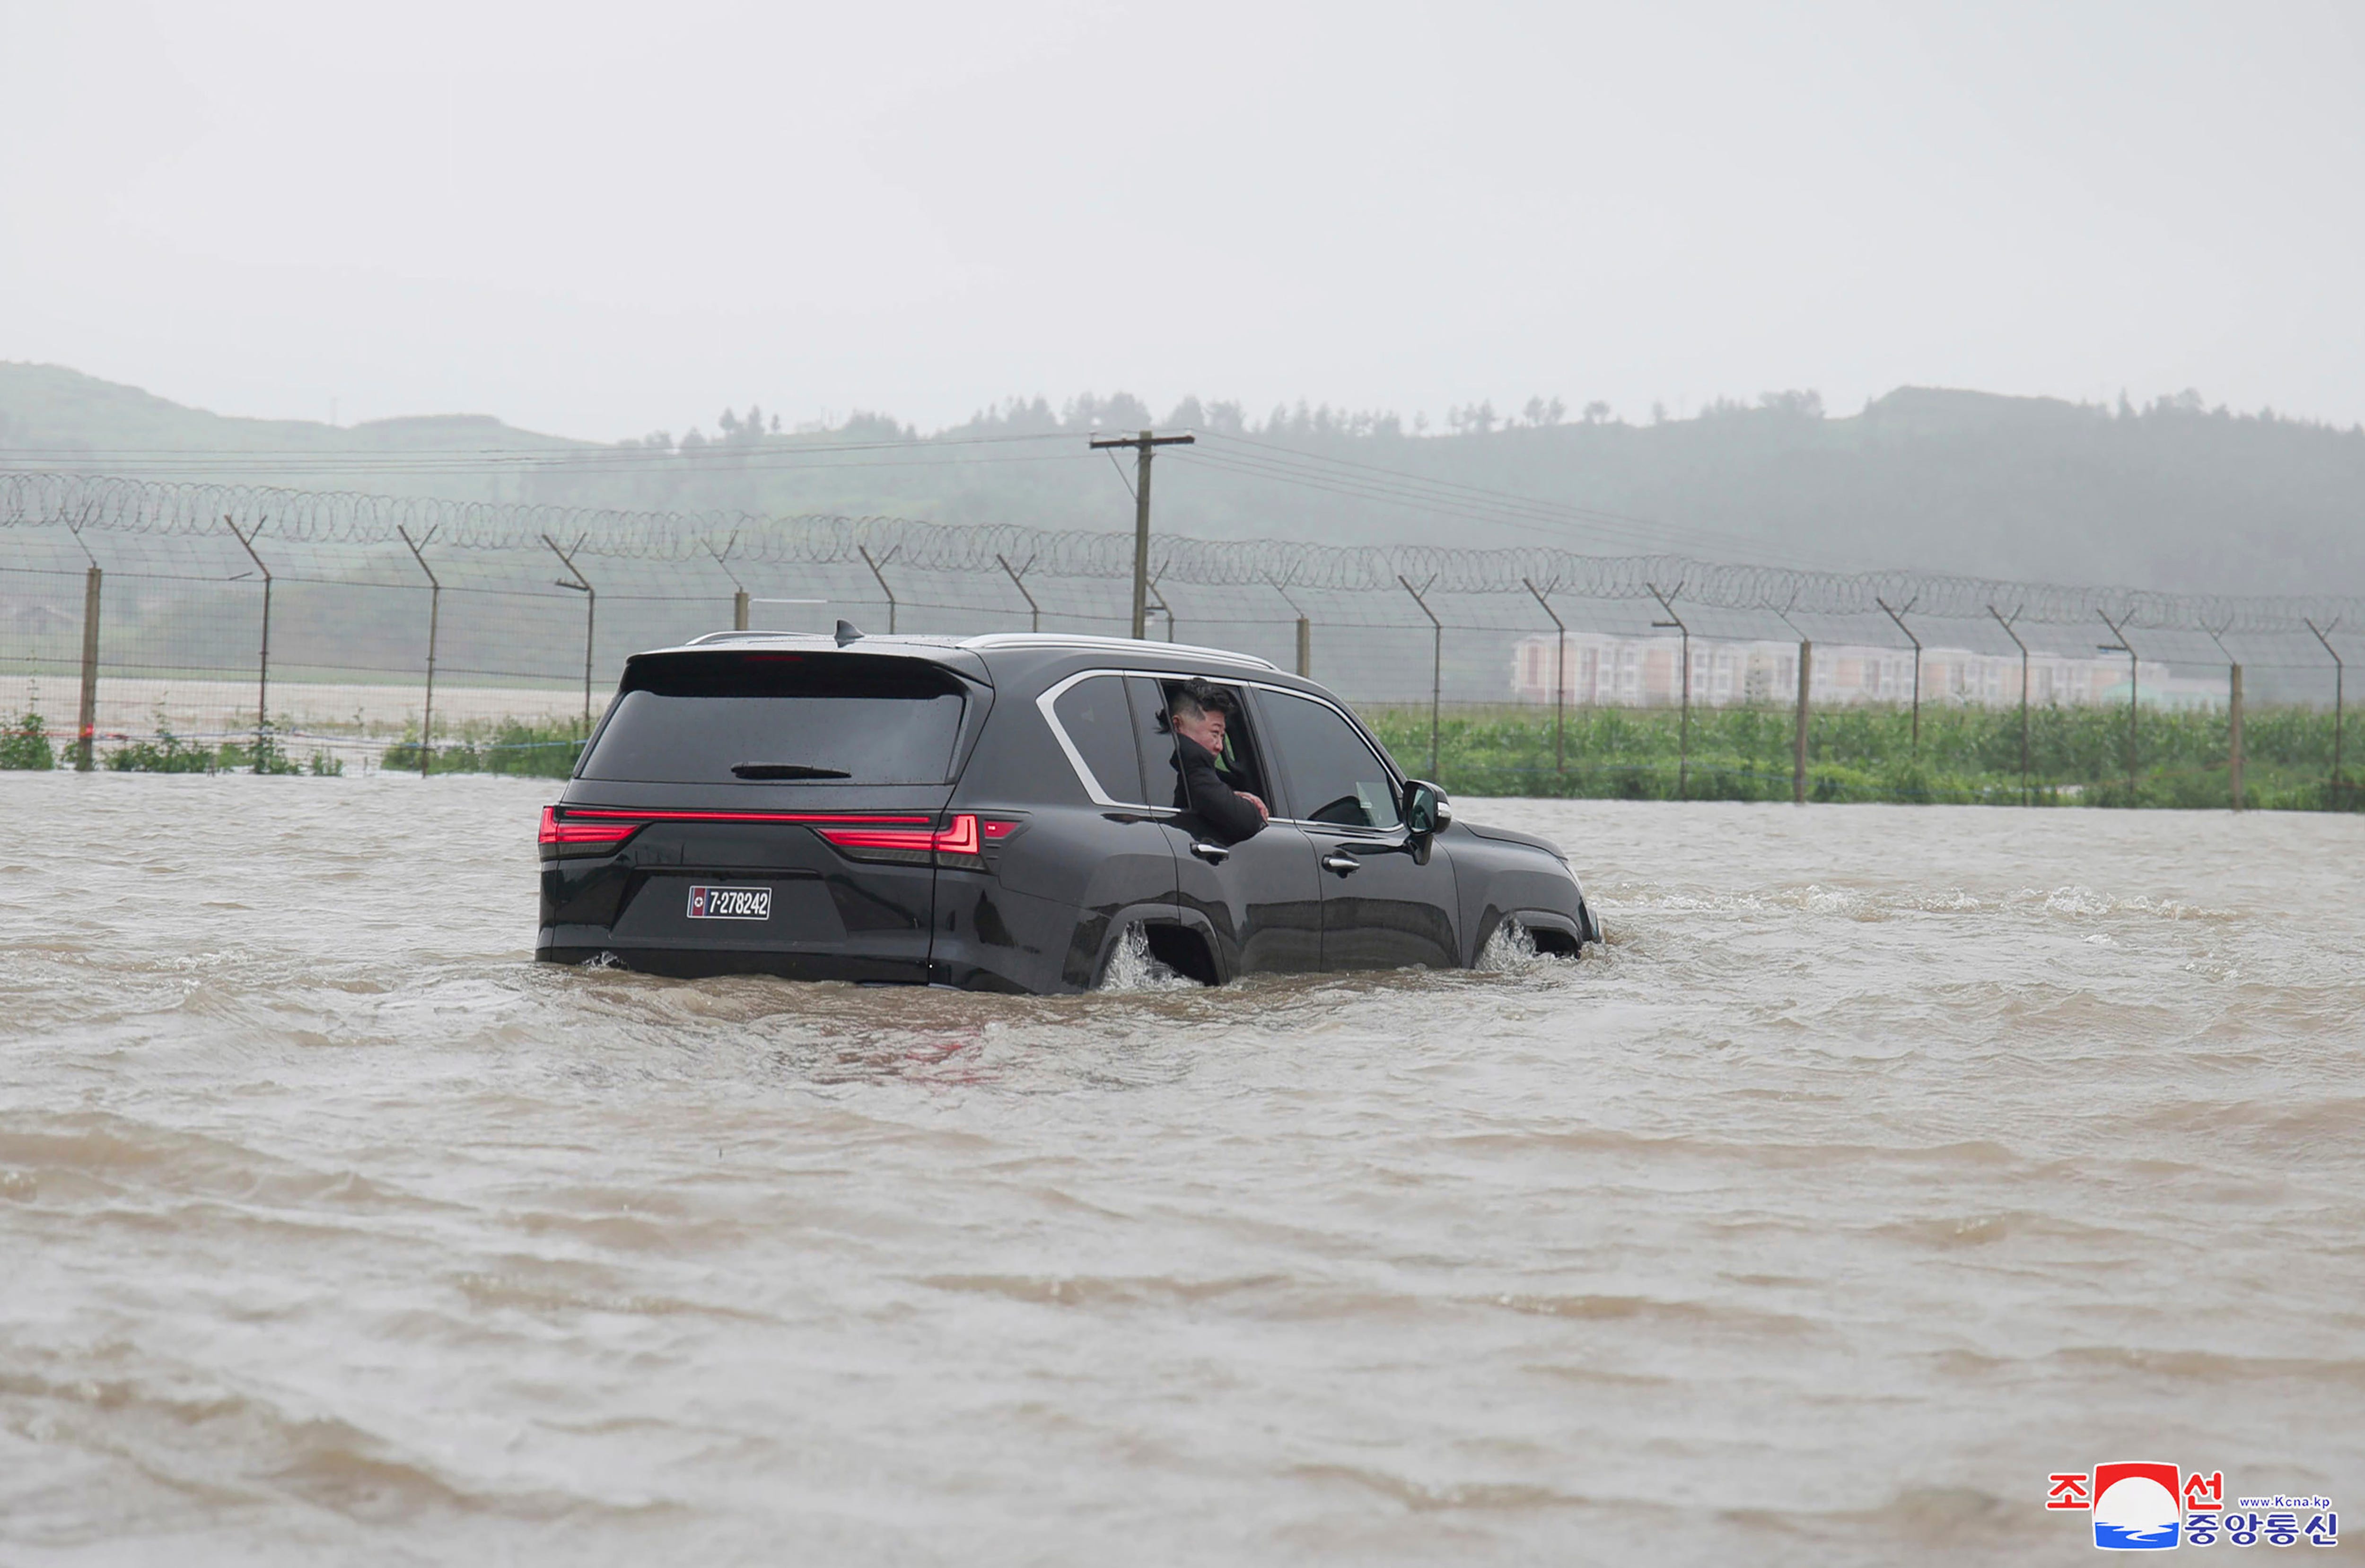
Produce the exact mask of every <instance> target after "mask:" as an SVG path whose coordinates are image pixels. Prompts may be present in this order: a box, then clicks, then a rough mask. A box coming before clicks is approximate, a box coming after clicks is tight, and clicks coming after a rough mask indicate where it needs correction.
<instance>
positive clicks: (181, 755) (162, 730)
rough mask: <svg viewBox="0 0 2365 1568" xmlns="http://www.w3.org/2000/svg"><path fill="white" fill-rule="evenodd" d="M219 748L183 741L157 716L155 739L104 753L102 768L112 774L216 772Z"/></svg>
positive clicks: (126, 745) (169, 725) (132, 743)
mask: <svg viewBox="0 0 2365 1568" xmlns="http://www.w3.org/2000/svg"><path fill="white" fill-rule="evenodd" d="M223 749H224V748H221V747H216V746H207V745H198V744H197V743H196V742H194V741H185V740H183V739H182V738H181V737H180V736H178V735H176V734H174V733H173V726H172V725H171V724H170V723H169V722H166V721H165V719H164V716H163V714H162V713H159V714H157V715H156V738H155V739H154V740H152V741H145V740H142V741H130V742H127V743H126V744H125V745H119V746H118V747H116V748H115V749H114V750H113V751H110V752H108V753H107V754H106V766H107V769H108V771H110V772H114V773H219V772H220V771H221V752H222V750H223Z"/></svg>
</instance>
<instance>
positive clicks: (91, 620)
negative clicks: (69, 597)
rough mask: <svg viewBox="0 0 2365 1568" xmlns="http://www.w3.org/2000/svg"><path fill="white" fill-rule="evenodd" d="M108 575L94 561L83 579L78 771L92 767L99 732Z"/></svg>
mask: <svg viewBox="0 0 2365 1568" xmlns="http://www.w3.org/2000/svg"><path fill="white" fill-rule="evenodd" d="M105 576H106V574H105V573H103V572H101V571H100V570H99V569H98V563H97V562H95V561H93V562H92V563H91V564H90V571H89V572H88V573H87V574H86V575H85V576H84V577H83V582H82V713H81V723H80V725H79V728H78V730H77V732H76V733H77V734H78V736H79V738H78V739H77V740H76V741H75V742H74V771H75V772H77V773H88V772H89V771H90V770H91V767H92V766H93V760H92V756H91V747H92V745H93V743H94V741H95V737H96V734H97V731H98V589H99V584H100V582H101V581H102V580H104V578H105Z"/></svg>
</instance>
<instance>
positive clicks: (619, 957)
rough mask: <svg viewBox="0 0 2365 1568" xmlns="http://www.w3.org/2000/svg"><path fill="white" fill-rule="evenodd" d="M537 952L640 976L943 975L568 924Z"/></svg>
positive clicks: (924, 980)
mask: <svg viewBox="0 0 2365 1568" xmlns="http://www.w3.org/2000/svg"><path fill="white" fill-rule="evenodd" d="M570 935H571V937H572V939H570ZM587 937H588V938H590V939H588V940H587V939H585V938H587ZM533 956H534V960H535V961H536V962H537V963H544V964H615V965H618V966H620V967H622V968H623V969H633V970H635V971H637V972H639V973H641V974H649V975H667V976H671V977H673V978H675V979H678V980H702V979H704V978H706V977H707V976H710V975H773V976H777V977H779V979H781V980H845V981H848V982H851V983H854V984H857V985H861V984H869V985H927V984H929V983H931V982H934V981H939V980H940V978H941V977H939V976H938V975H937V974H936V973H935V972H934V971H933V970H932V969H931V968H930V966H929V964H928V962H927V960H925V958H909V957H894V956H890V955H884V954H863V953H845V952H837V953H800V952H794V951H783V950H779V949H770V950H766V949H760V948H749V947H689V946H633V945H630V944H625V945H621V946H620V945H618V944H616V943H614V942H609V941H602V940H599V939H597V936H596V935H595V934H592V933H574V934H568V933H566V932H565V930H564V928H561V930H560V931H559V932H558V933H555V934H554V933H553V932H552V931H550V930H548V929H545V930H544V932H543V934H542V937H541V939H540V940H538V941H537V942H536V943H535V944H534V949H533Z"/></svg>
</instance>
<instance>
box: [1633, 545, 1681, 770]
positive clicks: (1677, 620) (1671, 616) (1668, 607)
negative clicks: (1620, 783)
mask: <svg viewBox="0 0 2365 1568" xmlns="http://www.w3.org/2000/svg"><path fill="white" fill-rule="evenodd" d="M1642 586H1643V587H1644V588H1649V589H1650V590H1651V597H1652V598H1653V599H1657V600H1658V601H1659V608H1660V609H1662V610H1665V611H1666V612H1667V619H1665V620H1664V621H1653V622H1651V624H1652V626H1653V628H1656V629H1658V630H1661V631H1664V630H1666V629H1667V628H1669V627H1673V628H1674V629H1675V630H1676V631H1677V632H1679V633H1683V639H1684V654H1683V666H1684V667H1683V669H1682V671H1681V672H1680V675H1681V678H1682V681H1683V689H1684V693H1683V701H1684V715H1683V722H1682V725H1681V727H1680V728H1679V729H1678V730H1677V731H1676V800H1678V801H1687V800H1689V799H1691V776H1692V629H1691V628H1690V627H1688V626H1687V625H1685V624H1684V618H1683V617H1682V616H1680V615H1677V614H1676V594H1677V593H1681V592H1683V591H1684V585H1683V584H1681V583H1677V584H1676V591H1675V593H1661V592H1660V591H1659V590H1658V588H1656V587H1655V586H1654V585H1653V584H1650V583H1644V584H1643V585H1642Z"/></svg>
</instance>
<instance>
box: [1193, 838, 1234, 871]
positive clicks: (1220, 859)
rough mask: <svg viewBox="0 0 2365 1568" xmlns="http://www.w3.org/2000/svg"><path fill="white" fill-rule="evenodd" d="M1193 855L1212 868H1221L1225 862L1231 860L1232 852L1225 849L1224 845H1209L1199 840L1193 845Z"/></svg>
mask: <svg viewBox="0 0 2365 1568" xmlns="http://www.w3.org/2000/svg"><path fill="white" fill-rule="evenodd" d="M1191 853H1192V854H1194V855H1195V856H1197V857H1199V858H1200V859H1202V860H1205V862H1206V863H1207V864H1208V865H1210V866H1220V865H1222V864H1223V863H1224V862H1225V861H1227V860H1229V859H1230V858H1231V857H1232V852H1231V851H1230V850H1228V849H1227V848H1225V847H1224V846H1222V845H1220V844H1209V843H1207V842H1205V840H1199V841H1196V842H1194V843H1193V844H1192V846H1191Z"/></svg>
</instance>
